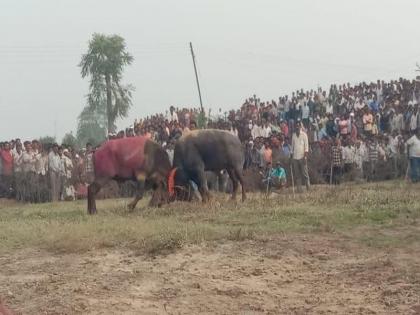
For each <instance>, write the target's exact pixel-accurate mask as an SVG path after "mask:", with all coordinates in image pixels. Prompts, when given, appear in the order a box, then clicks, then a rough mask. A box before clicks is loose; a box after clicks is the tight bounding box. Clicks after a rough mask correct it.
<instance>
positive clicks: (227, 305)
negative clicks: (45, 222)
mask: <svg viewBox="0 0 420 315" xmlns="http://www.w3.org/2000/svg"><path fill="white" fill-rule="evenodd" d="M395 233H398V232H395ZM0 296H3V297H4V298H5V299H6V303H7V305H8V306H9V307H10V308H11V309H13V310H15V311H16V312H17V313H22V314H419V313H420V251H419V250H418V244H412V245H408V246H403V247H401V248H378V247H376V248H373V247H368V246H367V245H366V244H361V243H360V242H355V241H352V238H351V237H349V236H344V235H336V234H333V233H330V234H327V233H325V234H314V235H312V234H311V235H303V234H288V235H278V236H275V237H271V238H269V239H262V240H245V241H224V242H223V243H221V242H220V243H218V242H213V243H207V244H203V245H201V246H198V245H194V246H187V247H184V248H182V249H178V250H176V251H175V252H171V253H166V254H164V255H159V256H155V257H151V256H144V255H138V254H137V253H136V252H135V251H128V250H124V251H117V250H115V249H101V250H95V251H90V252H85V253H73V254H62V253H61V254H60V253H51V252H44V251H34V250H20V251H19V250H18V251H13V253H12V254H10V256H7V255H2V257H1V258H0Z"/></svg>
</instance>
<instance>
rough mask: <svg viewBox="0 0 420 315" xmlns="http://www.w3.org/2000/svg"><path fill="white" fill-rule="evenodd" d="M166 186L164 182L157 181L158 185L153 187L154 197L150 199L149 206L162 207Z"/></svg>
mask: <svg viewBox="0 0 420 315" xmlns="http://www.w3.org/2000/svg"><path fill="white" fill-rule="evenodd" d="M163 189H164V186H163V185H162V183H160V182H159V183H156V186H155V187H154V189H153V193H152V199H150V202H149V206H150V207H160V206H161V205H162V199H163V197H162V190H163Z"/></svg>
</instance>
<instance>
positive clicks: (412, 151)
mask: <svg viewBox="0 0 420 315" xmlns="http://www.w3.org/2000/svg"><path fill="white" fill-rule="evenodd" d="M407 146H408V157H409V159H410V178H411V181H412V182H413V183H417V182H418V181H420V128H417V130H416V134H415V135H413V136H412V137H411V138H410V139H408V140H407Z"/></svg>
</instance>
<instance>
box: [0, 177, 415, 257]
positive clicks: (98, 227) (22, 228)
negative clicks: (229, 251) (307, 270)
mask: <svg viewBox="0 0 420 315" xmlns="http://www.w3.org/2000/svg"><path fill="white" fill-rule="evenodd" d="M249 197H250V198H249V200H248V201H247V202H245V203H240V202H238V203H234V202H231V201H228V199H229V197H228V196H227V195H217V196H215V198H214V199H213V200H212V201H211V202H210V203H209V204H206V205H203V204H201V203H183V202H176V203H173V204H170V205H166V206H164V207H162V208H159V209H153V208H146V204H147V201H146V200H143V201H142V202H141V203H140V204H139V206H138V207H137V209H136V210H135V211H134V212H129V211H127V210H126V204H127V203H128V202H129V200H126V199H115V200H101V201H98V211H99V213H98V214H97V215H95V216H89V215H87V213H86V201H76V202H62V203H51V204H37V205H30V204H26V205H25V204H18V203H13V202H5V203H1V202H0V250H1V251H10V250H13V249H17V248H28V247H31V248H33V247H35V248H40V249H46V250H51V251H63V252H79V251H86V250H92V249H95V248H100V247H120V248H121V247H122V248H131V249H135V250H138V251H140V252H145V253H149V254H153V255H154V254H157V253H160V252H168V251H172V250H175V249H177V248H179V247H182V246H184V245H185V244H199V243H202V242H206V241H212V240H223V239H229V240H244V239H252V238H258V237H261V236H267V235H270V234H278V233H317V232H323V233H333V232H334V233H335V232H348V231H351V230H353V229H357V228H359V227H365V226H366V227H372V228H377V227H379V228H392V227H399V226H405V225H413V224H414V225H416V224H417V220H418V218H419V217H420V202H419V201H418V187H417V186H411V185H406V184H401V183H399V182H387V183H380V184H365V185H359V186H355V185H346V186H344V185H343V186H341V187H338V188H331V187H314V188H313V190H312V191H311V192H310V193H305V194H302V195H296V198H294V199H293V198H292V196H290V195H287V194H285V195H276V196H275V197H273V198H270V199H265V198H264V197H263V196H262V195H261V194H250V196H249ZM369 237H371V236H369V235H367V236H364V237H362V238H361V240H362V242H364V243H366V244H369V243H371V244H379V243H378V242H380V241H378V240H377V238H376V237H374V238H372V239H369ZM397 241H398V240H397ZM400 241H402V240H400ZM382 242H385V243H387V242H388V241H387V238H386V237H384V238H383V240H382ZM388 243H389V244H392V242H391V240H389V242H388Z"/></svg>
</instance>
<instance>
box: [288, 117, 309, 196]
mask: <svg viewBox="0 0 420 315" xmlns="http://www.w3.org/2000/svg"><path fill="white" fill-rule="evenodd" d="M301 129H302V125H301V123H300V122H297V123H296V127H295V132H294V133H293V136H292V155H291V156H292V159H293V170H294V171H295V178H296V185H297V188H298V192H301V191H302V188H301V184H302V179H303V180H304V182H305V185H306V188H307V189H308V190H309V186H310V182H309V174H308V163H307V158H308V152H309V144H308V136H307V135H306V133H304V132H302V131H301Z"/></svg>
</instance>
